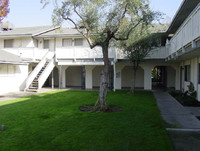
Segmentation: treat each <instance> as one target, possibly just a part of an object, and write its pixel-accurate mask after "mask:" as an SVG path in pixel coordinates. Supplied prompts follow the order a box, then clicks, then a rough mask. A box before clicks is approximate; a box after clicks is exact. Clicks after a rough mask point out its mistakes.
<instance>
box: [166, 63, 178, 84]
mask: <svg viewBox="0 0 200 151" xmlns="http://www.w3.org/2000/svg"><path fill="white" fill-rule="evenodd" d="M166 70H167V87H168V88H174V87H175V84H176V78H175V77H176V71H175V70H174V69H173V68H172V67H170V66H168V67H167V69H166Z"/></svg>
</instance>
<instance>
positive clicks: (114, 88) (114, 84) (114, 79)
mask: <svg viewBox="0 0 200 151" xmlns="http://www.w3.org/2000/svg"><path fill="white" fill-rule="evenodd" d="M113 71H114V77H113V91H114V92H115V90H116V66H115V62H114V63H113Z"/></svg>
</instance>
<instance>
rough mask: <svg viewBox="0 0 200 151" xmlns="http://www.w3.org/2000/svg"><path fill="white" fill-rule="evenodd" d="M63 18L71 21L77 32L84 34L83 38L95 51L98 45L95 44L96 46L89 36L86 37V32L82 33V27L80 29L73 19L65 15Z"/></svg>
mask: <svg viewBox="0 0 200 151" xmlns="http://www.w3.org/2000/svg"><path fill="white" fill-rule="evenodd" d="M62 18H63V19H65V20H69V21H70V22H71V23H72V24H73V25H74V27H75V28H76V30H77V31H78V32H79V33H80V34H82V35H83V37H84V38H85V39H86V40H87V41H88V44H89V46H90V48H91V49H93V48H94V47H95V46H97V45H98V43H95V44H94V43H93V42H92V40H91V37H90V36H88V35H85V33H84V31H82V30H81V29H80V27H79V26H78V25H77V24H76V23H75V22H74V21H73V20H72V19H71V18H69V17H65V16H64V15H62Z"/></svg>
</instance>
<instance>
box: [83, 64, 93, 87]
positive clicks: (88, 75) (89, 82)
mask: <svg viewBox="0 0 200 151" xmlns="http://www.w3.org/2000/svg"><path fill="white" fill-rule="evenodd" d="M94 68H95V66H85V88H86V89H92V86H93V85H92V70H93V69H94Z"/></svg>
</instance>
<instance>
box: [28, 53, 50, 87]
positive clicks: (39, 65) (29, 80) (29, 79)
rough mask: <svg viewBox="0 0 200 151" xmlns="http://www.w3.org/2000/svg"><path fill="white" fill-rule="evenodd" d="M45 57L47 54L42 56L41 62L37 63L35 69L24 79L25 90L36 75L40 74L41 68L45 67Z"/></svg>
mask: <svg viewBox="0 0 200 151" xmlns="http://www.w3.org/2000/svg"><path fill="white" fill-rule="evenodd" d="M47 55H48V52H47V53H46V54H45V55H44V57H43V58H42V60H41V61H40V62H39V64H38V65H37V66H36V67H35V69H34V70H33V71H32V72H31V74H30V75H29V76H28V78H27V79H26V88H25V90H27V89H28V88H29V86H30V85H31V83H32V82H33V80H34V79H35V77H36V76H37V75H38V73H39V72H40V70H41V69H42V67H43V66H44V65H45V63H46V61H47Z"/></svg>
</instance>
